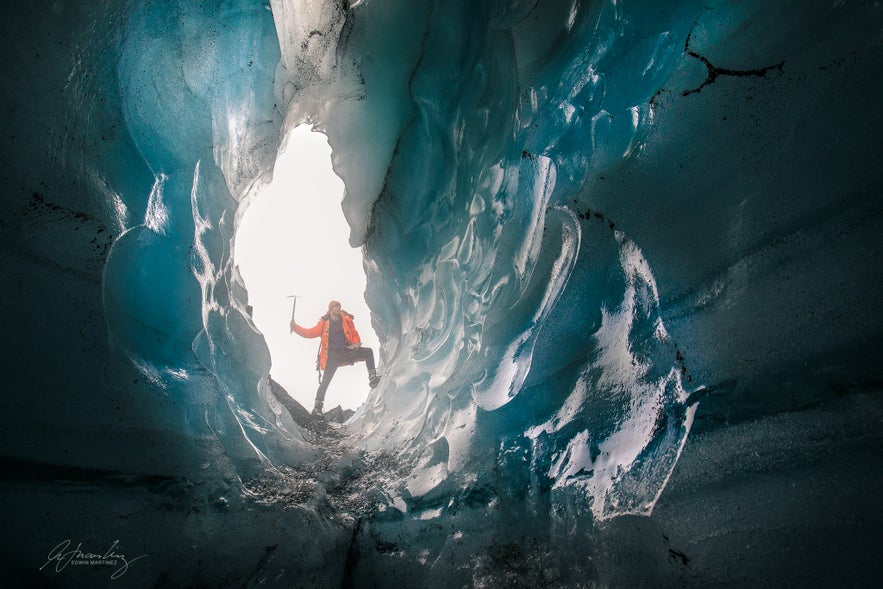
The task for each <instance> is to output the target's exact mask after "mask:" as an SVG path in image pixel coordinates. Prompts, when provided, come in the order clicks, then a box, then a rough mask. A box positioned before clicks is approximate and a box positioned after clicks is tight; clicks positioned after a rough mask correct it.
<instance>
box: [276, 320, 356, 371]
mask: <svg viewBox="0 0 883 589" xmlns="http://www.w3.org/2000/svg"><path fill="white" fill-rule="evenodd" d="M340 320H341V321H342V322H343V335H344V336H345V337H346V343H347V345H350V346H351V345H353V344H361V343H362V339H361V338H360V337H359V332H358V331H356V324H355V323H353V316H352V315H350V314H349V313H347V312H346V311H341V312H340ZM330 324H331V320H330V316H329V315H328V314H327V313H326V314H325V315H323V316H322V318H321V319H319V322H318V323H316V325H314V326H313V327H309V328H307V327H301V326H300V325H298V324H297V323H294V322H292V328H293V329H294V332H295V333H296V334H297V335H299V336H301V337H306V338H313V337H321V338H322V340H321V341H320V342H319V357H318V359H317V360H316V362H317V364H318V366H319V370H325V364H326V362H328V330H329V328H330Z"/></svg>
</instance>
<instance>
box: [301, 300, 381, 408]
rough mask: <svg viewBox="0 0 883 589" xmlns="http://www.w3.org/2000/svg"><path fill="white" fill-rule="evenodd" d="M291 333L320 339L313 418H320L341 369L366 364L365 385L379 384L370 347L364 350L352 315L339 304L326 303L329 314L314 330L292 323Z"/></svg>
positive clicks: (323, 316) (321, 319)
mask: <svg viewBox="0 0 883 589" xmlns="http://www.w3.org/2000/svg"><path fill="white" fill-rule="evenodd" d="M290 327H291V330H292V331H294V332H295V333H296V334H298V335H299V336H301V337H306V338H314V337H321V338H322V339H321V340H320V342H319V356H318V358H317V360H316V364H317V368H318V369H319V371H320V373H321V377H320V379H319V388H318V390H316V405H315V406H314V407H313V415H317V416H321V415H322V405H323V403H324V402H325V391H327V390H328V385H329V384H330V383H331V379H332V378H334V373H335V372H337V369H338V368H339V367H340V366H352V365H353V364H355V363H356V362H365V365H366V366H367V368H368V385H369V386H370V387H371V388H372V389H373V388H374V387H376V386H377V384H378V383H379V382H380V377H379V376H378V375H377V370H376V369H375V366H374V351H373V350H372V349H371V348H363V347H362V340H361V338H360V337H359V332H358V331H356V324H355V323H353V316H352V315H350V314H349V313H347V312H346V311H343V310H341V306H340V302H339V301H331V302H330V303H328V312H327V313H325V314H324V315H322V317H321V318H320V319H319V322H318V323H316V325H314V326H313V327H309V328H307V327H302V326H300V325H298V324H297V323H295V321H294V319H292V320H291V324H290Z"/></svg>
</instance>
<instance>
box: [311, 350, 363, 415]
mask: <svg viewBox="0 0 883 589" xmlns="http://www.w3.org/2000/svg"><path fill="white" fill-rule="evenodd" d="M356 362H365V365H366V366H367V367H368V372H369V373H370V372H372V371H373V370H374V350H372V349H371V348H356V349H355V350H350V349H344V350H329V351H328V360H326V361H325V372H323V373H322V381H321V382H320V383H319V389H318V390H317V391H316V403H324V402H325V391H327V390H328V385H329V384H330V383H331V379H332V378H334V373H335V372H337V369H338V367H340V366H351V365H353V364H355V363H356Z"/></svg>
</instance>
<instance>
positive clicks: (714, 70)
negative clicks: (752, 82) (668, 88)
mask: <svg viewBox="0 0 883 589" xmlns="http://www.w3.org/2000/svg"><path fill="white" fill-rule="evenodd" d="M692 36H693V33H692V32H691V33H690V34H689V35H687V40H686V41H685V42H684V51H685V52H686V54H687V55H689V56H690V57H694V58H696V59H698V60H699V61H701V62H702V63H703V65H705V69H706V72H707V73H706V75H705V81H703V82H702V84H701V85H699V86H698V87H696V88H693V89H692V90H684V91H683V92H681V96H688V95H690V94H694V93H695V94H698V93H699V92H701V91H702V89H703V88H705V87H706V86H708V85H710V84H713V83H714V82H715V81H716V80H717V78H718V77H719V76H735V77H742V78H747V77H755V78H765V77H766V75H767V73H768V72H770V71H772V70H779V71H780V72H781V71H782V70H783V68H784V67H785V61H784V60H782V61H780V62H779V63H777V64H775V65H768V66H766V67H763V68H760V69H753V70H731V69H727V68H722V67H717V66H716V65H714V64H713V63H711V62H710V61H709V60H708V58H706V57H705V56H703V55H700V54H698V53H696V52H695V51H693V50H692V49H690V39H691V38H692Z"/></svg>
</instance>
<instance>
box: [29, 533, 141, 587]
mask: <svg viewBox="0 0 883 589" xmlns="http://www.w3.org/2000/svg"><path fill="white" fill-rule="evenodd" d="M119 543H120V541H119V540H114V542H113V544H112V545H111V547H110V548H108V549H107V551H106V552H104V553H94V552H85V551H83V549H82V548H83V543H82V542H80V543H78V544H77V547H76V548H73V549H71V550H68V548H70V545H71V541H70V540H62V541H61V542H60V543H59V544H58V546H56V547H55V548H53V549H52V550H50V551H49V556H48V557H47V560H46V562H45V563H43V566H41V567H40V569H39V570H41V571H42V570H43V569H45V568H46V567H47V566H48V565H49V564H51V563H52V562H53V561H55V572H56V573H60V572H61V571H63V570H64V569H66V568H67V567H68V565H71V564H73V565H78V564H86V565H110V566H116V565H120V566H119V568H118V569H116V570H115V571H114V572H113V573H112V574H111V575H110V578H111V579H119V578H120V577H122V576H123V575H125V574H126V572H127V571H128V570H129V565H131V564H132V563H133V562H135V561H138V560H141V559H142V558H145V557H146V556H147V555H146V554H142V555H141V556H136V557H135V558H133V559H131V560H129V559H127V558H126V555H125V554H119V553H118V552H117V551H116V547H117V545H118V544H119Z"/></svg>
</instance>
